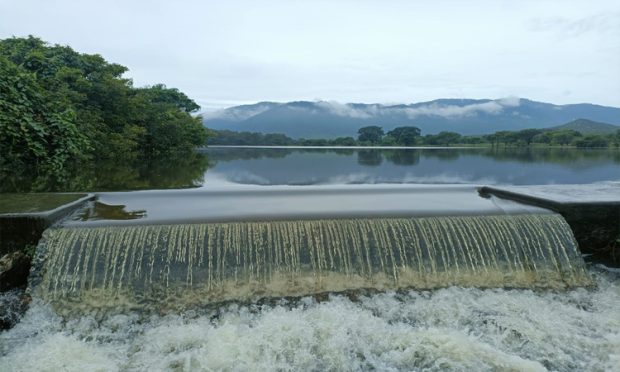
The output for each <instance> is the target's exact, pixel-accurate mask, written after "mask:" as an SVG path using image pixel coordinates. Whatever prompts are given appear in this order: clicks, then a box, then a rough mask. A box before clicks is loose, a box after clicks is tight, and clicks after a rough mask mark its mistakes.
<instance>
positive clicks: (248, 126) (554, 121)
mask: <svg viewBox="0 0 620 372" xmlns="http://www.w3.org/2000/svg"><path fill="white" fill-rule="evenodd" d="M576 118H588V119H591V120H597V121H603V122H607V123H612V124H620V109H619V108H614V107H605V106H597V105H592V104H574V105H553V104H549V103H543V102H535V101H530V100H527V99H520V98H518V97H507V98H501V99H496V100H488V99H485V100H473V99H439V100H435V101H431V102H421V103H414V104H402V105H381V104H359V103H347V104H342V103H338V102H332V101H318V102H307V101H299V102H288V103H275V102H260V103H257V104H254V105H243V106H235V107H231V108H228V109H225V110H221V111H217V112H212V113H209V114H206V115H205V116H204V123H205V125H206V126H207V127H209V128H213V129H229V130H237V131H252V132H263V133H284V134H286V135H288V136H291V137H294V138H300V137H304V138H329V137H338V136H355V135H356V132H357V129H358V128H360V127H363V126H367V125H379V126H382V127H384V129H386V130H389V129H392V128H394V127H397V126H402V125H415V126H417V127H419V128H420V129H422V132H423V134H429V133H431V134H432V133H438V132H441V131H444V130H449V131H456V132H459V133H462V134H484V133H492V132H495V131H499V130H519V129H524V128H546V127H551V126H554V125H559V124H563V123H565V122H567V121H570V120H574V119H576Z"/></svg>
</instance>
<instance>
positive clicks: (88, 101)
mask: <svg viewBox="0 0 620 372" xmlns="http://www.w3.org/2000/svg"><path fill="white" fill-rule="evenodd" d="M125 72H127V68H126V67H124V66H121V65H119V64H115V63H110V62H107V61H106V60H105V59H104V58H103V57H101V56H100V55H97V54H94V55H93V54H81V53H78V52H76V51H74V50H73V49H71V48H70V47H68V46H60V45H50V44H47V43H45V42H44V41H42V40H41V39H39V38H36V37H32V36H30V37H27V38H10V39H4V40H0V153H2V158H0V171H1V170H7V169H10V168H15V167H19V166H29V167H31V166H37V167H43V168H45V169H50V170H55V171H59V170H62V169H63V168H64V167H65V166H66V164H67V162H69V161H71V160H80V159H89V160H92V159H99V158H120V159H128V158H129V159H135V158H141V157H143V158H149V157H154V156H159V155H167V154H170V153H175V152H183V151H188V150H191V149H193V148H194V147H196V146H200V145H203V144H204V143H205V142H206V139H207V133H208V132H207V130H206V129H205V128H204V127H203V125H202V122H201V118H200V117H199V116H193V115H192V113H194V112H196V111H197V110H198V109H199V108H200V107H199V106H198V105H197V104H196V103H195V102H194V101H193V100H191V99H190V98H188V97H187V96H186V95H185V94H183V93H182V92H180V91H179V90H177V89H172V88H167V87H166V86H164V85H162V84H158V85H154V86H151V87H143V88H136V87H134V86H133V83H132V81H131V79H128V78H125V77H123V75H124V74H125Z"/></svg>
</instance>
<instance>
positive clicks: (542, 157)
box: [0, 147, 620, 192]
mask: <svg viewBox="0 0 620 372" xmlns="http://www.w3.org/2000/svg"><path fill="white" fill-rule="evenodd" d="M617 180H620V151H618V150H579V149H561V148H532V149H528V148H424V149H395V148H380V149H379V148H273V147H260V148H254V147H253V148H248V147H210V148H208V149H205V150H201V151H199V152H196V153H191V154H186V155H183V156H177V157H166V158H162V159H151V160H148V161H134V162H98V163H95V164H87V165H84V166H76V167H74V168H71V169H66V170H64V171H63V172H62V173H60V174H39V173H35V172H34V171H31V170H29V169H20V170H14V171H13V172H10V173H5V174H0V192H47V191H76V192H86V191H129V190H153V189H157V190H162V189H182V188H196V187H207V188H208V187H212V186H214V185H221V184H231V183H232V184H247V185H315V184H360V183H364V184H373V183H422V184H446V183H448V184H487V185H489V184H510V185H541V184H579V183H593V182H601V181H617Z"/></svg>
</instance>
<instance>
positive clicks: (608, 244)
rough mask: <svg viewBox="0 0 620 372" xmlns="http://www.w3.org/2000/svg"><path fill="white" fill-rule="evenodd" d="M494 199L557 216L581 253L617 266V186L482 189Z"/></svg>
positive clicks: (619, 233) (619, 243) (619, 229)
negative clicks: (574, 239) (541, 209)
mask: <svg viewBox="0 0 620 372" xmlns="http://www.w3.org/2000/svg"><path fill="white" fill-rule="evenodd" d="M479 192H480V195H481V196H487V197H488V196H495V197H499V198H502V199H506V200H513V201H516V202H519V203H523V204H528V205H531V206H536V207H541V208H546V209H549V210H552V211H554V212H556V213H559V214H561V215H562V217H564V219H565V220H566V222H568V224H569V225H570V227H571V229H572V231H573V233H574V235H575V238H576V239H577V242H578V243H579V248H580V250H581V252H582V253H591V254H594V255H596V256H598V257H599V258H602V259H604V260H611V263H614V264H616V265H618V264H620V241H619V240H620V182H607V183H599V184H588V185H540V186H501V187H490V186H484V187H481V188H480V189H479Z"/></svg>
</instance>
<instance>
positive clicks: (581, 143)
mask: <svg viewBox="0 0 620 372" xmlns="http://www.w3.org/2000/svg"><path fill="white" fill-rule="evenodd" d="M573 143H574V145H575V146H577V147H607V146H608V145H609V143H608V142H607V138H605V137H603V136H601V135H598V134H589V135H587V136H584V137H580V138H577V139H575V141H574V142H573Z"/></svg>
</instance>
